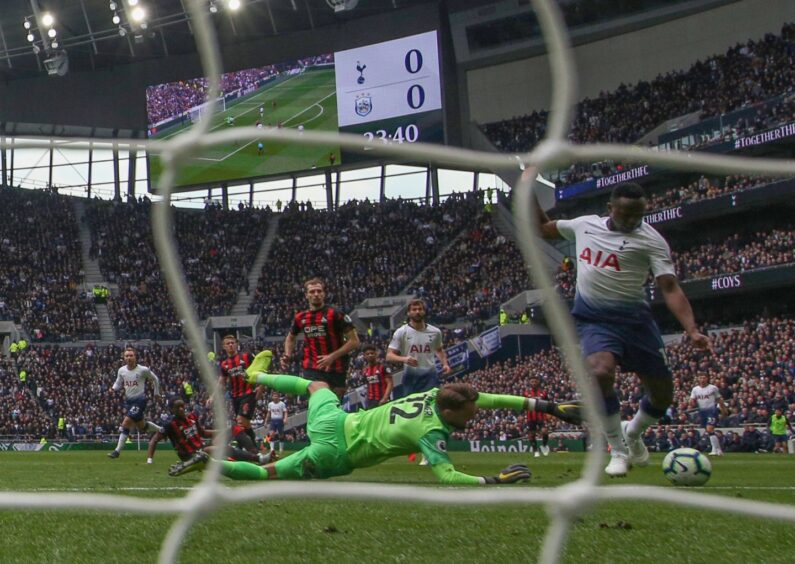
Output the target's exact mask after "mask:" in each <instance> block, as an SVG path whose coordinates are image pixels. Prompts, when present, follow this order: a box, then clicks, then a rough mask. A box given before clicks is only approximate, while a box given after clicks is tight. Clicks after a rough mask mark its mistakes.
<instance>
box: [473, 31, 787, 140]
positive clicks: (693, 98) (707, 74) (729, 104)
mask: <svg viewBox="0 0 795 564" xmlns="http://www.w3.org/2000/svg"><path fill="white" fill-rule="evenodd" d="M794 40H795V24H792V23H786V24H784V26H783V27H782V30H781V33H780V34H779V35H773V34H767V35H765V37H764V38H762V39H761V40H758V41H756V40H749V41H747V42H746V43H745V44H738V45H736V46H735V47H732V48H730V49H729V50H727V52H726V53H725V54H723V55H717V56H714V57H710V58H708V59H706V60H705V61H697V62H696V63H694V64H693V65H692V66H691V67H690V68H689V69H688V70H686V71H677V72H669V73H666V74H665V75H660V76H658V77H657V78H655V79H654V80H653V81H651V82H646V81H642V82H638V83H637V84H635V85H630V86H628V85H625V84H622V85H621V86H619V87H618V88H617V89H616V90H614V91H612V92H602V93H600V95H599V96H598V97H597V98H593V99H591V98H586V99H584V100H582V101H581V102H579V103H578V105H577V111H576V113H575V118H574V123H573V125H572V131H571V134H570V140H571V141H572V142H574V143H595V142H612V143H634V142H636V141H637V140H638V139H639V138H641V137H642V136H643V135H644V134H645V133H646V132H648V131H650V130H652V129H653V128H655V127H657V126H658V125H659V124H661V123H663V122H664V121H667V120H669V119H672V118H675V117H678V116H681V115H684V114H688V113H692V112H699V113H700V116H701V118H702V119H704V118H708V117H712V116H717V115H721V114H726V113H728V112H731V111H733V110H736V109H738V108H743V107H749V106H752V105H754V104H758V103H760V102H763V101H765V100H768V99H770V98H772V97H774V96H780V95H782V94H785V93H792V92H793V85H795V71H794V70H793V69H795V65H793V53H795V43H793V41H794ZM785 113H786V112H785ZM777 117H779V118H782V119H786V116H783V115H778V116H777ZM547 120H548V112H547V111H546V110H543V111H535V112H533V113H532V114H530V115H525V116H521V117H515V118H513V119H510V120H506V121H501V122H496V123H489V124H485V125H483V131H484V133H485V134H486V135H487V136H488V137H489V138H490V139H491V140H492V142H493V143H494V144H495V145H496V146H497V148H498V149H499V150H501V151H506V152H512V153H513V152H527V151H530V150H531V149H532V148H533V147H534V146H535V145H536V144H537V143H538V142H539V141H540V140H541V138H542V137H543V136H544V134H545V133H546V124H547ZM768 121H769V120H765V124H764V126H765V127H767V126H769V125H771V124H769V123H767V122H768Z"/></svg>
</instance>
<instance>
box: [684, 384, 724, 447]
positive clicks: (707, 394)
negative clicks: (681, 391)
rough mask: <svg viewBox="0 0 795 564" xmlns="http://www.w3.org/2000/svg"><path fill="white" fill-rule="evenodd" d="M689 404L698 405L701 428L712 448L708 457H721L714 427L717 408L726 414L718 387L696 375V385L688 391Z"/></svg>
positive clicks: (716, 420)
mask: <svg viewBox="0 0 795 564" xmlns="http://www.w3.org/2000/svg"><path fill="white" fill-rule="evenodd" d="M690 404H691V405H698V415H699V417H700V418H701V426H702V427H704V430H705V431H706V432H707V435H708V436H709V444H710V445H711V446H712V450H711V451H710V453H709V456H723V449H722V448H721V446H720V441H719V440H718V437H717V436H715V425H716V424H717V422H718V406H720V410H721V412H722V413H726V404H725V403H724V402H723V398H722V397H721V395H720V390H718V387H717V386H716V385H715V384H710V383H709V376H708V375H706V374H699V375H698V385H697V386H694V387H693V389H692V390H691V391H690Z"/></svg>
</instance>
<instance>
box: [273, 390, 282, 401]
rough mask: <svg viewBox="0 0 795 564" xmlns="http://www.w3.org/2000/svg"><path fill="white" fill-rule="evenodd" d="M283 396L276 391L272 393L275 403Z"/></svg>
mask: <svg viewBox="0 0 795 564" xmlns="http://www.w3.org/2000/svg"><path fill="white" fill-rule="evenodd" d="M280 399H281V398H280V397H279V392H277V391H275V390H274V392H273V393H272V394H271V400H272V401H273V403H278V401H279V400H280Z"/></svg>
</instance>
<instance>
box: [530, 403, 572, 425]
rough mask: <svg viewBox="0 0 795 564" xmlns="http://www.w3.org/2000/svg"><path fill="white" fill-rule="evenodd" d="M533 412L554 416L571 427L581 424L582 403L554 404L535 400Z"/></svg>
mask: <svg viewBox="0 0 795 564" xmlns="http://www.w3.org/2000/svg"><path fill="white" fill-rule="evenodd" d="M535 401H536V407H535V411H540V412H541V413H548V414H549V415H554V416H555V417H557V418H558V419H560V420H561V421H565V422H566V423H571V424H572V425H580V424H582V402H579V401H564V402H561V403H556V402H554V401H548V400H542V399H536V400H535Z"/></svg>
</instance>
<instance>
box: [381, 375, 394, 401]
mask: <svg viewBox="0 0 795 564" xmlns="http://www.w3.org/2000/svg"><path fill="white" fill-rule="evenodd" d="M384 382H386V385H385V386H384V397H382V398H381V401H379V402H378V405H384V404H385V403H388V402H389V396H391V395H392V388H393V386H394V382H393V381H392V373H391V372H390V371H389V368H386V367H385V368H384Z"/></svg>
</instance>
